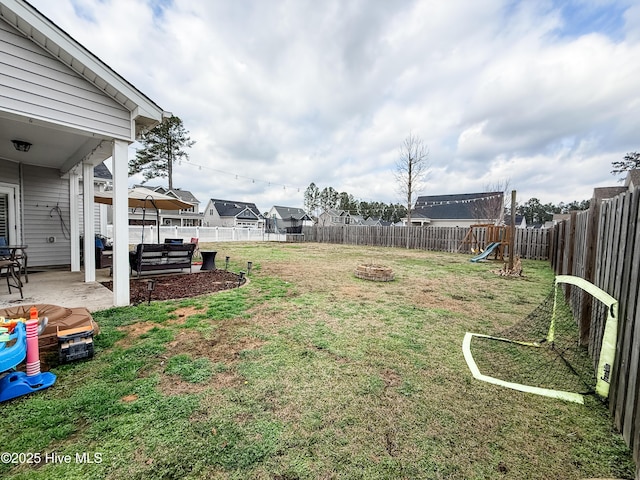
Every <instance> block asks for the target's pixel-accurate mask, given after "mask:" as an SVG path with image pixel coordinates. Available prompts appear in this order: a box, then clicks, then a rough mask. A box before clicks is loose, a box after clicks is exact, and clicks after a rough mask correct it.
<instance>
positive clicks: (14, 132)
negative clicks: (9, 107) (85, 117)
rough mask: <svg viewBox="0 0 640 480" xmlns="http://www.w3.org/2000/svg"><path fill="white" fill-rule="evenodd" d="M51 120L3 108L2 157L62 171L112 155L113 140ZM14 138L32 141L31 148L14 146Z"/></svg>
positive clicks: (0, 115) (0, 119) (0, 122)
mask: <svg viewBox="0 0 640 480" xmlns="http://www.w3.org/2000/svg"><path fill="white" fill-rule="evenodd" d="M52 127H53V126H52V125H51V124H46V123H44V122H40V121H37V120H35V119H30V118H24V117H20V116H17V115H11V114H7V113H6V112H0V158H3V159H6V160H10V161H14V162H19V163H24V164H29V165H36V166H41V167H48V168H57V169H59V170H60V172H61V173H62V174H64V173H66V172H68V171H69V170H71V169H72V168H73V167H74V166H75V165H77V164H78V163H80V162H81V161H82V160H83V159H85V160H86V161H89V162H90V163H93V164H94V165H97V164H99V163H100V162H102V161H104V160H106V159H107V158H109V157H110V156H111V153H112V149H111V143H110V142H104V143H102V145H101V142H103V140H104V138H101V137H99V136H95V135H93V134H91V133H88V132H81V131H78V130H74V129H70V128H69V129H65V128H63V127H55V128H52ZM12 140H22V141H25V142H29V143H31V148H30V149H29V151H28V152H19V151H18V150H16V149H15V147H14V145H13V143H12Z"/></svg>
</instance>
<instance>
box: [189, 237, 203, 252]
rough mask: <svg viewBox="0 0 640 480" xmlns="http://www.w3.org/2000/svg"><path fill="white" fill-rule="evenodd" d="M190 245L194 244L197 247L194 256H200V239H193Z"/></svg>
mask: <svg viewBox="0 0 640 480" xmlns="http://www.w3.org/2000/svg"><path fill="white" fill-rule="evenodd" d="M189 243H193V244H194V245H195V246H196V248H195V249H194V250H193V254H194V255H200V247H198V238H197V237H191V241H190V242H189Z"/></svg>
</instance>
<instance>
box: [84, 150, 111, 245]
mask: <svg viewBox="0 0 640 480" xmlns="http://www.w3.org/2000/svg"><path fill="white" fill-rule="evenodd" d="M81 183H82V182H81ZM112 183H113V176H112V175H111V172H110V171H109V169H108V168H107V166H106V165H105V164H104V162H102V163H100V164H99V165H96V166H95V168H94V169H93V184H94V190H95V191H96V192H102V191H105V190H107V189H110V188H111V185H112ZM78 209H79V210H80V211H81V212H82V205H81V204H80V205H78ZM93 212H94V222H93V225H94V228H95V233H96V234H100V235H105V236H106V235H107V225H108V224H109V223H110V222H109V221H110V218H109V217H110V214H111V208H109V207H108V206H107V205H103V204H101V203H96V204H94V207H93ZM80 223H82V220H81V221H80Z"/></svg>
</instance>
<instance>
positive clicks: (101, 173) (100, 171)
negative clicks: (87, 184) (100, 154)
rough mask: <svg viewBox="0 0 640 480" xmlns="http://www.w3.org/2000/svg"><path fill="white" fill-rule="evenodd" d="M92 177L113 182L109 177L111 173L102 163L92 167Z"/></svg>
mask: <svg viewBox="0 0 640 480" xmlns="http://www.w3.org/2000/svg"><path fill="white" fill-rule="evenodd" d="M93 177H94V178H99V179H101V180H113V177H112V176H111V172H110V171H109V169H108V168H107V166H106V165H105V164H104V162H102V163H99V164H98V165H96V166H95V167H93Z"/></svg>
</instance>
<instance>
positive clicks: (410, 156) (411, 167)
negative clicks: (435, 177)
mask: <svg viewBox="0 0 640 480" xmlns="http://www.w3.org/2000/svg"><path fill="white" fill-rule="evenodd" d="M399 154H400V155H399V158H398V161H397V162H396V173H395V178H396V181H397V182H398V190H399V193H400V195H401V197H402V200H403V201H404V202H406V205H407V226H411V207H412V206H413V197H414V195H416V194H417V193H419V192H420V190H422V188H423V187H424V180H425V179H426V176H427V174H428V173H429V164H428V163H427V159H428V157H429V149H428V148H427V145H426V144H425V143H424V142H423V141H422V139H421V138H419V137H416V136H415V135H414V134H413V133H409V135H408V136H407V138H405V139H404V142H403V143H402V146H401V147H400V151H399Z"/></svg>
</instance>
